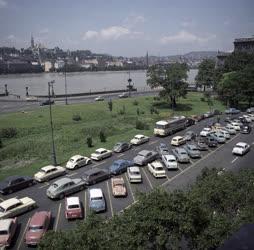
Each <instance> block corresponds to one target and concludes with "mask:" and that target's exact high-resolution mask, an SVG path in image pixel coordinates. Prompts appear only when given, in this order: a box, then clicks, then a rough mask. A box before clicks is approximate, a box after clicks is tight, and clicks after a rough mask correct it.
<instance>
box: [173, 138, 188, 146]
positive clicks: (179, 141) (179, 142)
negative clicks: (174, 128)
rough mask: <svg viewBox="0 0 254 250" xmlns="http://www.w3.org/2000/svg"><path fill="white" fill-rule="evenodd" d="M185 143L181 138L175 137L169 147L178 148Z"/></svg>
mask: <svg viewBox="0 0 254 250" xmlns="http://www.w3.org/2000/svg"><path fill="white" fill-rule="evenodd" d="M185 142H186V141H185V139H184V138H183V137H182V136H175V137H173V138H172V140H171V145H173V146H180V145H182V144H184V143H185Z"/></svg>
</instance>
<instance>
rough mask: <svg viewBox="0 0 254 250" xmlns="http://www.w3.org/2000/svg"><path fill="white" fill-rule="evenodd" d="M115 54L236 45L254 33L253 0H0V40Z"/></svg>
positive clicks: (2, 43) (7, 43) (223, 48)
mask: <svg viewBox="0 0 254 250" xmlns="http://www.w3.org/2000/svg"><path fill="white" fill-rule="evenodd" d="M31 34H33V36H34V40H35V43H41V44H42V45H43V46H45V47H47V48H54V47H56V46H58V47H60V48H62V49H64V50H66V49H70V50H76V49H88V50H91V51H92V52H95V53H107V54H111V55H114V56H128V57H131V56H144V55H145V54H146V52H147V51H148V53H149V55H155V56H167V55H176V54H184V53H188V52H191V51H208V50H209V51H210V50H213V51H218V50H220V51H232V50H233V41H234V39H235V38H239V37H252V36H253V35H254V1H253V0H242V1H239V0H231V1H230V0H213V1H211V0H196V1H195V0H192V1H191V0H128V1H126V0H104V1H103V0H54V1H52V0H43V1H42V0H0V46H15V47H17V48H27V47H29V46H30V39H31Z"/></svg>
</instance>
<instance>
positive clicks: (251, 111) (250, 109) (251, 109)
mask: <svg viewBox="0 0 254 250" xmlns="http://www.w3.org/2000/svg"><path fill="white" fill-rule="evenodd" d="M246 112H247V113H248V114H250V113H254V107H250V108H248V109H247V110H246Z"/></svg>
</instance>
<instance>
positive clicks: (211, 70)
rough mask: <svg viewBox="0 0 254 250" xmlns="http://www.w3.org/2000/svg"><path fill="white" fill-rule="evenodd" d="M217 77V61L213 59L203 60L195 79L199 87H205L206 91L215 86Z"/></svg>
mask: <svg viewBox="0 0 254 250" xmlns="http://www.w3.org/2000/svg"><path fill="white" fill-rule="evenodd" d="M214 76H215V61H214V60H212V59H205V60H203V61H202V62H201V63H200V65H199V66H198V74H197V75H196V77H195V81H196V83H197V85H198V86H199V87H202V86H203V91H204V92H205V91H206V88H207V87H213V86H214Z"/></svg>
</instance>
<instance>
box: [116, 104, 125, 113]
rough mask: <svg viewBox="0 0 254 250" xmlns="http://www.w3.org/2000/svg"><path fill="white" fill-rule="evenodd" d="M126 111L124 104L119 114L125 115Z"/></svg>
mask: <svg viewBox="0 0 254 250" xmlns="http://www.w3.org/2000/svg"><path fill="white" fill-rule="evenodd" d="M125 113H126V111H125V105H123V108H122V109H120V110H119V111H118V114H119V115H124V114H125Z"/></svg>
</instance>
